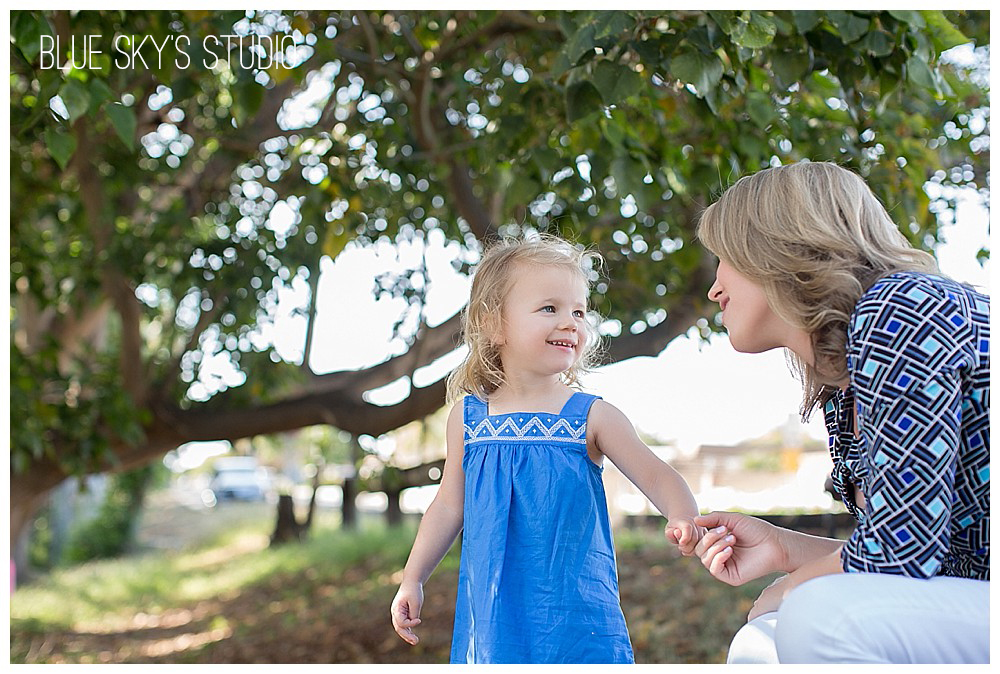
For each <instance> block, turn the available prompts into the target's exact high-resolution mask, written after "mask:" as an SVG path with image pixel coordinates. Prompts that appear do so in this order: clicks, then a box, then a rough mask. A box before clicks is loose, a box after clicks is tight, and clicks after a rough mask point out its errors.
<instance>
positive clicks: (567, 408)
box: [559, 391, 601, 419]
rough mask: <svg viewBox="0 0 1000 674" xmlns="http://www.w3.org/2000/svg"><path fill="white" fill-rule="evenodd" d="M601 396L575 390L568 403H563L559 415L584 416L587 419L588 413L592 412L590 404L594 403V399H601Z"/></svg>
mask: <svg viewBox="0 0 1000 674" xmlns="http://www.w3.org/2000/svg"><path fill="white" fill-rule="evenodd" d="M600 398H601V396H595V395H591V394H590V393H581V392H580V391H574V392H573V395H571V396H570V397H569V400H567V401H566V404H565V405H563V408H562V411H561V412H559V416H562V417H583V418H584V419H586V418H587V414H589V413H590V406H591V405H593V404H594V401H596V400H600Z"/></svg>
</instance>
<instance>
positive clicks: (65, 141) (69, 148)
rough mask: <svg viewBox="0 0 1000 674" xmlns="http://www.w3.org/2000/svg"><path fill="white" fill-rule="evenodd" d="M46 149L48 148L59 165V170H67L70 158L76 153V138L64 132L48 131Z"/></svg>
mask: <svg viewBox="0 0 1000 674" xmlns="http://www.w3.org/2000/svg"><path fill="white" fill-rule="evenodd" d="M45 147H46V148H48V151H49V154H50V155H52V158H53V159H55V160H56V163H57V164H59V168H61V169H63V170H65V169H66V165H67V164H68V163H69V160H70V157H72V156H73V153H74V152H76V138H75V137H74V136H73V135H72V134H69V133H65V132H64V131H58V130H56V129H46V130H45Z"/></svg>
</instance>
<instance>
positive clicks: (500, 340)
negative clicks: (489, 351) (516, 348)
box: [486, 312, 507, 346]
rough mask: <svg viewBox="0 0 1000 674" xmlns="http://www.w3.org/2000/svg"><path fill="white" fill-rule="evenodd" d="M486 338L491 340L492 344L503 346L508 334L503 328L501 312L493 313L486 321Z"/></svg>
mask: <svg viewBox="0 0 1000 674" xmlns="http://www.w3.org/2000/svg"><path fill="white" fill-rule="evenodd" d="M486 338H487V339H489V341H490V346H503V345H504V344H505V343H506V342H507V339H506V336H505V335H504V330H503V317H502V316H501V315H500V314H499V313H495V312H494V313H491V314H490V315H489V318H488V319H487V322H486Z"/></svg>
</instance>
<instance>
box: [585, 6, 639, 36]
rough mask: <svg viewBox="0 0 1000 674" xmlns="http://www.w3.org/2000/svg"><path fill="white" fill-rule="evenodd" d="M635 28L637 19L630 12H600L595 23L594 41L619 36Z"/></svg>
mask: <svg viewBox="0 0 1000 674" xmlns="http://www.w3.org/2000/svg"><path fill="white" fill-rule="evenodd" d="M633 27H635V19H633V18H632V15H630V14H629V13H628V12H623V11H610V12H598V13H597V18H596V20H595V21H594V39H595V40H603V39H605V38H608V37H612V36H617V35H620V34H622V33H624V32H625V31H627V30H630V29H631V28H633Z"/></svg>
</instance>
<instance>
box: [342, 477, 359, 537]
mask: <svg viewBox="0 0 1000 674" xmlns="http://www.w3.org/2000/svg"><path fill="white" fill-rule="evenodd" d="M343 489H344V502H343V503H341V505H340V526H341V527H343V528H344V529H347V530H348V531H355V530H356V529H357V528H358V506H357V505H356V504H355V503H354V499H355V498H357V496H358V481H357V478H354V477H345V478H344V487H343Z"/></svg>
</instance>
